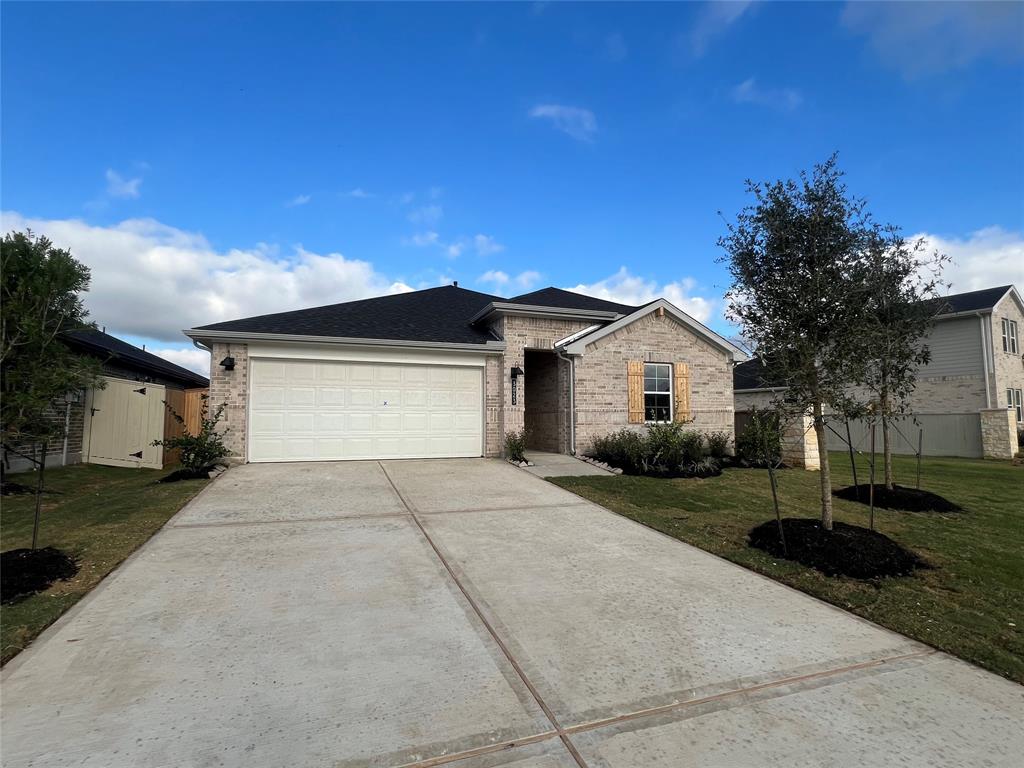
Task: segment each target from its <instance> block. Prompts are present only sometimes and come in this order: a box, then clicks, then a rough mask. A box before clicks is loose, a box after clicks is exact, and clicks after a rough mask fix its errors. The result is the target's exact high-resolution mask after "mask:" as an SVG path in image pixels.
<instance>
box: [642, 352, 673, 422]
mask: <svg viewBox="0 0 1024 768" xmlns="http://www.w3.org/2000/svg"><path fill="white" fill-rule="evenodd" d="M649 365H660V366H664V367H666V368H668V418H667V419H654V420H652V419H648V418H647V396H648V395H664V394H665V393H664V392H662V391H660V390H656V389H647V378H648V376H647V366H649ZM653 378H657V376H655V377H653ZM674 388H675V369H674V367H673V365H672V363H655V362H650V363H644V424H671V423H672V417H673V416H674V415H675V412H676V398H675V393H674V392H673V391H672V390H673V389H674Z"/></svg>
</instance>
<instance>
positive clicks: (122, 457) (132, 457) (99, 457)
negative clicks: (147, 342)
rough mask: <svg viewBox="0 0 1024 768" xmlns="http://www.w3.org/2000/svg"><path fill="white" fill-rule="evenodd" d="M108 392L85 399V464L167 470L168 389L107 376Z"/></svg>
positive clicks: (92, 392)
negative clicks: (164, 443) (163, 444)
mask: <svg viewBox="0 0 1024 768" xmlns="http://www.w3.org/2000/svg"><path fill="white" fill-rule="evenodd" d="M106 381H107V386H106V388H105V389H91V390H89V392H88V393H87V395H86V398H85V432H84V434H83V436H82V448H83V450H82V455H83V461H85V462H87V463H90V464H107V465H110V466H114V467H146V468H149V469H160V468H161V467H163V458H164V449H163V448H162V447H161V446H158V445H153V441H154V440H162V439H163V437H164V404H163V401H164V400H165V399H166V392H165V388H164V387H163V386H162V385H160V384H147V383H144V382H139V381H129V380H127V379H115V378H111V377H107V379H106Z"/></svg>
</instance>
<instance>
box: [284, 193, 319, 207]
mask: <svg viewBox="0 0 1024 768" xmlns="http://www.w3.org/2000/svg"><path fill="white" fill-rule="evenodd" d="M312 199H313V196H312V195H296V196H295V197H293V198H292V199H291V200H289V201H288V202H287V203H285V204H284V205H285V208H294V207H295V206H297V205H305V204H306V203H308V202H309V201H310V200H312Z"/></svg>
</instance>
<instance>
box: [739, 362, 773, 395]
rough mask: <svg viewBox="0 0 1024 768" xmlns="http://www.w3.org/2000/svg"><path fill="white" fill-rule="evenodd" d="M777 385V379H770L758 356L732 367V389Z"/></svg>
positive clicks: (768, 387) (762, 387)
mask: <svg viewBox="0 0 1024 768" xmlns="http://www.w3.org/2000/svg"><path fill="white" fill-rule="evenodd" d="M778 386H781V385H780V384H779V382H777V381H772V377H771V375H769V373H768V370H767V369H766V368H765V365H764V363H762V362H761V358H759V357H752V358H750V359H749V360H747V361H745V362H742V363H740V364H739V365H736V366H735V367H733V369H732V388H733V389H737V390H739V389H770V388H772V387H778Z"/></svg>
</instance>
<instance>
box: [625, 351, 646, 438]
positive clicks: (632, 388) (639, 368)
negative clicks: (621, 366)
mask: <svg viewBox="0 0 1024 768" xmlns="http://www.w3.org/2000/svg"><path fill="white" fill-rule="evenodd" d="M626 381H627V382H628V383H629V423H630V424H643V423H644V363H643V361H642V360H630V361H629V362H628V363H626Z"/></svg>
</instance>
